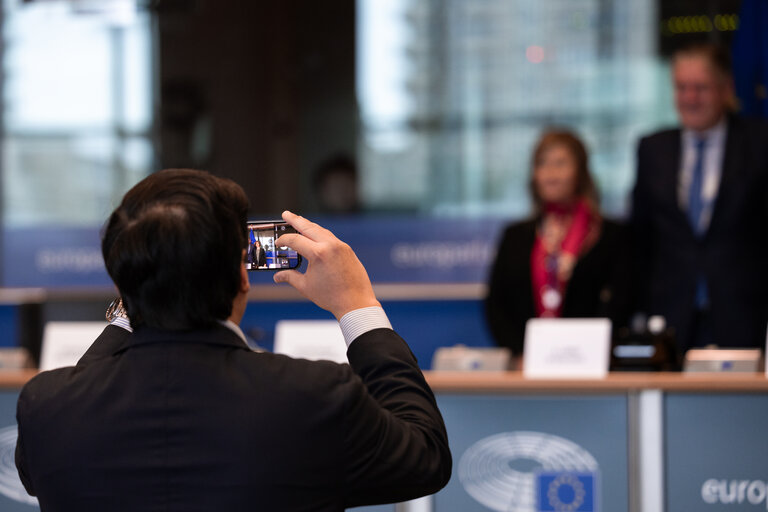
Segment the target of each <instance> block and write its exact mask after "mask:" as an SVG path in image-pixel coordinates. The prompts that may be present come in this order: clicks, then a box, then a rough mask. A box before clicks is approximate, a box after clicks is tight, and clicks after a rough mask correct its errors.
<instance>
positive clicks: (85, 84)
mask: <svg viewBox="0 0 768 512" xmlns="http://www.w3.org/2000/svg"><path fill="white" fill-rule="evenodd" d="M2 8H3V24H2V34H3V75H4V77H3V81H2V87H3V90H2V97H3V105H4V108H3V112H2V123H3V130H4V133H3V139H2V205H3V221H4V223H5V226H7V227H11V228H14V227H34V226H42V225H57V226H89V225H100V224H101V223H102V222H103V221H104V219H105V218H106V216H107V215H108V214H109V212H110V211H111V210H112V209H113V208H114V206H115V204H116V201H117V200H118V199H119V198H120V197H121V196H122V194H123V193H124V192H125V190H127V188H129V187H130V186H131V185H132V184H133V183H135V182H136V181H138V180H139V179H141V178H142V177H144V176H145V175H147V174H148V173H149V172H150V169H151V168H152V167H153V160H154V154H153V147H152V142H151V127H152V86H151V84H152V78H151V76H152V75H151V72H152V66H151V53H152V52H151V37H150V32H151V31H150V18H149V15H148V14H147V13H145V12H140V11H138V10H137V7H136V2H135V0H99V1H98V2H95V1H81V2H59V1H53V2H52V1H46V2H31V3H29V2H22V1H21V0H4V1H3V4H2Z"/></svg>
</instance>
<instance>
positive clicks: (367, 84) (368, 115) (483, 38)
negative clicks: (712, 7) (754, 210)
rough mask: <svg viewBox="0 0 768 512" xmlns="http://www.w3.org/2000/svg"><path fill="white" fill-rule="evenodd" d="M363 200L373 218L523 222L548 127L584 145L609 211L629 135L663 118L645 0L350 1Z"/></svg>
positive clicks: (663, 78) (669, 108)
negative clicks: (535, 152)
mask: <svg viewBox="0 0 768 512" xmlns="http://www.w3.org/2000/svg"><path fill="white" fill-rule="evenodd" d="M357 5H358V59H357V70H358V100H359V103H360V112H361V120H362V123H361V126H362V130H361V137H360V142H359V159H360V173H361V176H360V179H361V192H362V201H363V203H364V206H365V207H366V208H368V209H372V210H410V211H419V212H427V213H430V214H449V215H501V216H512V217H516V216H524V215H526V214H527V213H528V212H529V207H530V205H529V200H528V173H529V163H530V155H531V151H532V147H533V144H534V142H535V140H536V139H537V137H538V136H539V134H540V133H541V131H542V130H543V129H544V128H545V127H547V126H551V125H556V126H565V127H568V128H571V129H573V130H575V131H576V132H577V133H578V134H579V135H580V136H581V137H582V139H584V141H585V142H586V143H587V146H588V148H589V150H590V164H591V170H592V172H593V174H594V175H595V177H596V179H597V181H598V184H599V187H600V190H601V193H602V206H603V209H604V210H605V211H606V213H608V214H610V215H615V216H621V215H623V214H624V213H625V212H626V209H627V207H628V195H629V191H630V189H631V186H632V184H633V182H634V165H635V164H634V160H635V149H636V146H637V141H638V139H639V137H640V136H641V135H642V134H645V133H647V132H649V131H652V130H655V129H658V128H659V127H661V126H665V125H670V124H674V123H675V122H676V117H675V113H674V108H673V105H672V92H671V85H670V80H669V76H668V63H667V62H666V60H665V59H663V58H662V57H660V55H659V49H658V46H659V19H660V16H659V12H658V9H659V6H658V5H657V2H652V1H648V0H547V1H546V2H542V1H540V0H483V1H466V0H358V4H357Z"/></svg>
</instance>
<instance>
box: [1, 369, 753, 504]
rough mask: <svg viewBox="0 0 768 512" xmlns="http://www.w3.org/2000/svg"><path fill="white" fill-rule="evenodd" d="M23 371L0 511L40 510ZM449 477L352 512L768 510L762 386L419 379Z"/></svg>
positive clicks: (6, 416)
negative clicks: (30, 480) (443, 434)
mask: <svg viewBox="0 0 768 512" xmlns="http://www.w3.org/2000/svg"><path fill="white" fill-rule="evenodd" d="M35 373H36V372H35V371H34V370H24V371H0V510H3V511H7V512H14V511H17V510H18V511H30V510H35V509H36V508H37V507H36V505H35V504H34V501H33V500H32V499H30V498H29V497H27V496H26V493H24V492H23V489H22V488H21V486H20V482H18V476H17V475H16V470H15V467H14V465H13V448H14V445H15V439H16V426H15V425H16V423H15V405H16V399H17V397H18V393H19V390H20V388H21V386H23V384H24V383H25V382H26V381H27V380H29V379H30V378H31V377H33V376H34V375H35ZM425 376H426V378H427V381H428V382H429V384H430V385H431V386H432V389H433V390H434V392H435V395H436V397H437V401H438V404H439V406H440V409H441V411H442V413H443V417H444V418H445V422H446V427H447V429H448V436H449V441H450V444H451V451H452V453H453V461H454V465H453V475H452V477H451V481H450V483H449V484H448V486H447V487H446V488H445V489H443V490H442V491H440V492H439V493H437V494H436V495H434V496H431V497H429V498H427V499H423V500H419V501H417V502H411V503H406V504H399V505H397V506H394V505H392V506H383V507H364V508H362V509H356V510H371V511H374V510H376V511H378V510H392V511H394V510H397V511H399V512H405V511H412V512H426V511H429V510H434V511H437V512H450V511H461V512H467V511H508V512H529V511H535V512H538V511H556V510H570V511H575V512H584V511H593V510H602V511H609V512H622V511H629V512H662V511H667V512H678V511H692V510H707V511H712V512H717V511H727V510H736V509H738V510H753V509H754V510H758V509H759V510H765V509H766V508H768V442H766V440H765V434H764V433H765V432H768V379H766V376H765V375H764V374H762V373H759V374H755V373H739V374H737V373H691V374H688V373H629V372H626V373H611V374H609V375H608V376H607V377H606V378H603V379H527V378H524V377H523V375H522V374H521V373H519V372H434V371H431V372H425Z"/></svg>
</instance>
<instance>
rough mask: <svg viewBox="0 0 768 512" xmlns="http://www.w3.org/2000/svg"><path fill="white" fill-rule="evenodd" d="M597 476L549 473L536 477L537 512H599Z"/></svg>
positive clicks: (592, 474)
mask: <svg viewBox="0 0 768 512" xmlns="http://www.w3.org/2000/svg"><path fill="white" fill-rule="evenodd" d="M596 496H597V475H596V474H595V473H591V472H590V473H572V472H555V471H547V472H541V473H538V474H537V475H536V498H537V501H536V512H597V506H596Z"/></svg>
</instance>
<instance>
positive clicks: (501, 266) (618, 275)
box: [485, 219, 630, 355]
mask: <svg viewBox="0 0 768 512" xmlns="http://www.w3.org/2000/svg"><path fill="white" fill-rule="evenodd" d="M538 223H539V219H533V220H528V221H524V222H520V223H517V224H512V225H511V226H509V227H507V228H506V230H505V231H504V233H503V235H502V237H501V242H500V244H499V249H498V252H497V254H496V261H495V262H494V264H493V267H492V269H491V275H490V279H489V284H488V295H487V297H486V301H485V311H486V317H487V320H488V325H489V327H490V329H491V333H492V334H493V337H494V339H495V340H496V343H497V344H498V345H499V346H502V347H508V348H510V349H512V352H513V353H514V354H515V355H520V354H522V352H523V337H524V335H525V323H526V322H527V321H528V319H529V318H533V317H535V316H536V312H535V306H534V301H533V291H532V287H533V285H532V284H531V251H532V250H533V243H534V241H535V239H536V226H537V225H538ZM627 237H628V233H627V230H626V228H625V227H624V226H623V225H620V224H618V223H616V222H612V221H609V220H603V222H602V229H601V233H600V238H599V239H598V240H597V242H596V243H595V244H594V245H593V246H592V248H590V249H589V250H588V251H587V252H586V253H584V254H582V255H581V256H580V257H579V259H578V261H577V262H576V266H575V267H574V269H573V275H572V276H571V280H570V281H569V282H568V285H567V288H566V291H565V297H564V299H563V301H564V302H563V308H562V316H563V317H565V318H591V317H607V318H610V319H611V321H612V322H613V326H614V329H615V328H616V327H617V326H621V325H626V323H627V322H628V317H629V309H630V296H629V283H630V275H629V273H630V269H629V254H628V249H629V245H628V243H629V242H628V238H627Z"/></svg>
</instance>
